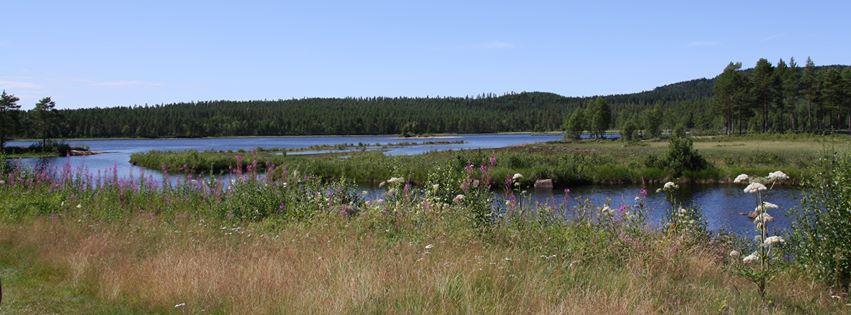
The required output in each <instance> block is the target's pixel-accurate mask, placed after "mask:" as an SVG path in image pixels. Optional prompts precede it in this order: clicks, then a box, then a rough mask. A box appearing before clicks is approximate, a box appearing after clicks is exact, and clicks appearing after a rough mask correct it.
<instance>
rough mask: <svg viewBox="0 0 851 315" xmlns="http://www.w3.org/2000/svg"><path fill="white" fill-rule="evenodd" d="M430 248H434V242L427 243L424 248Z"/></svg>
mask: <svg viewBox="0 0 851 315" xmlns="http://www.w3.org/2000/svg"><path fill="white" fill-rule="evenodd" d="M432 248H434V244H428V245H426V246H425V249H427V250H428V249H432Z"/></svg>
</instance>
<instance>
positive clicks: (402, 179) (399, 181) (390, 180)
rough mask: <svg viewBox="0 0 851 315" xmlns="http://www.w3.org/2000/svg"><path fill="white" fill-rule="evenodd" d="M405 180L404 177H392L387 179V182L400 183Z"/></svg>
mask: <svg viewBox="0 0 851 315" xmlns="http://www.w3.org/2000/svg"><path fill="white" fill-rule="evenodd" d="M403 182H405V178H404V177H391V178H390V179H388V180H387V184H399V183H403Z"/></svg>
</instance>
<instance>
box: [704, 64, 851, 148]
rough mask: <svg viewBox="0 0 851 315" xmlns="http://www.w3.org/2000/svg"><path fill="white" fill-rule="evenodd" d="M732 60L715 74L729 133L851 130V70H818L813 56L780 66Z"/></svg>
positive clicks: (717, 103) (719, 110) (719, 104)
mask: <svg viewBox="0 0 851 315" xmlns="http://www.w3.org/2000/svg"><path fill="white" fill-rule="evenodd" d="M741 67H742V64H741V63H733V62H731V63H730V64H729V65H728V66H727V67H726V68H725V69H724V71H723V72H722V73H721V75H719V76H718V77H717V78H716V80H715V98H714V105H715V109H716V112H717V113H719V114H720V115H721V116H722V119H723V122H724V126H723V127H724V132H725V133H727V134H730V133H733V132H738V133H744V132H746V131H749V130H750V131H759V132H785V131H793V132H827V131H831V132H832V131H836V130H838V129H843V128H844V129H846V130H851V70H849V69H848V68H844V69H843V68H839V67H831V68H829V69H825V70H824V71H820V72H819V71H816V66H815V63H813V61H812V60H811V59H809V58H807V61H806V64H805V65H804V67H803V68H800V67H798V65H797V63H796V62H795V59H794V58H791V59H790V60H789V63H788V64H787V63H786V62H785V61H783V60H782V59H781V60H780V61H778V62H777V65H776V66H774V65H772V64H771V62H769V61H768V60H765V59H759V61H757V63H756V67H754V69H753V71H749V72H742V71H739V69H741Z"/></svg>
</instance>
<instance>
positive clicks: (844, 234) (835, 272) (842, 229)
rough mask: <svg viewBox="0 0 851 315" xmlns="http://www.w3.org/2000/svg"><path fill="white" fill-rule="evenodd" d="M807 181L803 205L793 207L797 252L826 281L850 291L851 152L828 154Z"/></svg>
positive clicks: (808, 268)
mask: <svg viewBox="0 0 851 315" xmlns="http://www.w3.org/2000/svg"><path fill="white" fill-rule="evenodd" d="M811 174H812V175H811V176H810V177H809V178H808V179H807V180H805V181H804V186H805V187H806V190H805V193H804V198H803V200H802V201H801V207H800V208H798V209H796V210H795V211H793V214H794V217H795V221H794V223H793V224H792V227H793V236H792V244H793V245H794V247H793V248H794V252H795V256H796V257H797V259H798V262H799V263H800V264H801V265H802V266H803V267H804V269H806V270H809V271H811V272H813V273H814V274H815V275H816V276H817V277H818V278H820V279H821V280H823V281H824V282H825V283H826V284H828V285H832V286H834V287H836V288H840V289H842V290H845V292H848V291H849V283H851V155H848V154H838V153H833V154H828V155H826V156H825V157H823V158H822V159H820V160H819V163H818V166H817V167H816V168H815V169H814V170H813V171H812V172H811Z"/></svg>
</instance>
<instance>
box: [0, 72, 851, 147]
mask: <svg viewBox="0 0 851 315" xmlns="http://www.w3.org/2000/svg"><path fill="white" fill-rule="evenodd" d="M739 67H740V64H734V63H731V65H730V66H728V67H727V69H725V72H724V73H722V75H720V76H719V77H718V78H713V79H697V80H691V81H685V82H679V83H675V84H670V85H665V86H661V87H658V88H655V89H653V90H650V91H644V92H640V93H633V94H619V95H608V96H603V97H602V99H603V100H604V101H605V102H604V103H605V106H607V109H606V110H607V111H609V112H608V113H607V114H608V115H609V116H610V117H609V118H608V119H602V120H599V121H598V123H597V125H595V126H596V127H595V128H620V127H622V125H623V124H624V123H627V122H628V123H629V124H631V125H633V127H634V128H638V129H648V128H657V129H669V128H673V127H674V126H677V125H682V126H685V127H686V128H692V129H698V130H706V131H716V132H723V131H727V132H731V131H733V129H734V128H732V126H733V125H735V127H736V128H735V129H736V130H735V131H738V132H747V131H763V132H770V131H808V132H819V131H834V130H838V129H847V128H849V127H848V126H849V124H851V117H849V113H851V110H849V106H851V105H848V100H849V99H851V83H849V82H851V69H849V68H848V67H846V66H821V67H815V66H814V65H813V64H812V63H811V62H810V61H809V60H808V64H807V66H806V67H797V65H795V64H794V60H791V61H790V63H789V64H786V63H785V62H784V61H782V60H781V62H780V63H778V66H777V67H774V66H773V65H771V64H770V63H768V64H767V67H768V68H766V65H765V63H764V62H762V60H761V61H760V63H758V67H757V71H754V70H753V69H749V70H740V69H739ZM731 71H732V72H731ZM719 78H720V80H721V82H723V86H721V88H720V89H719V87H717V86H716V81H717V80H718V79H719ZM717 93H721V94H723V96H724V98H723V99H722V98H719V97H716V96H715V95H716V94H717ZM596 99H597V97H564V96H560V95H557V94H552V93H542V92H523V93H510V94H505V95H479V96H475V97H443V98H429V97H424V98H407V97H403V98H386V97H375V98H307V99H290V100H257V101H226V100H220V101H204V102H193V103H177V104H167V105H155V106H132V107H113V108H89V109H75V110H58V112H56V114H57V115H56V116H58V117H61V119H58V120H57V121H58V122H57V123H56V124H55V125H54V126H53V127H52V129H51V130H44V128H50V127H46V126H42V127H41V128H40V129H39V128H28V127H27V126H28V125H31V124H33V122H35V121H39V119H37V117H42V116H43V115H42V116H39V115H37V113H34V111H30V112H23V113H21V114H22V115H19V116H20V117H19V118H20V119H17V122H18V123H19V124H18V125H19V128H14V129H15V132H8V133H7V134H11V135H13V136H18V137H42V136H44V134H49V135H51V136H59V137H201V136H260V135H308V134H315V135H318V134H397V133H487V132H508V131H553V130H562V129H563V128H564V127H566V126H565V122H566V119H565V118H566V117H569V115H570V114H571V113H574V112H576V111H575V110H576V109H584V108H586V107H589V104H591V103H594V102H592V101H593V100H596ZM60 104H61V102H60ZM595 106H597V105H595ZM60 107H61V105H60ZM586 111H587V112H588V113H587V116H586V117H585V118H584V119H579V118H581V117H577V123H578V124H579V125H576V126H570V127H571V128H578V129H579V130H592V129H595V128H592V127H590V126H586V125H585V124H584V122H586V121H590V120H591V119H592V118H591V114H592V113H590V111H591V108H588V109H587V110H586ZM4 115H5V114H4ZM580 116H581V115H580ZM769 116H770V117H769ZM41 120H43V119H41ZM766 120H771V123H770V124H769V123H768V122H766ZM42 125H44V124H42ZM780 126H782V127H780Z"/></svg>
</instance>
